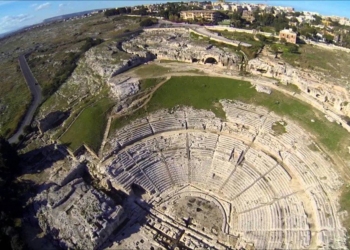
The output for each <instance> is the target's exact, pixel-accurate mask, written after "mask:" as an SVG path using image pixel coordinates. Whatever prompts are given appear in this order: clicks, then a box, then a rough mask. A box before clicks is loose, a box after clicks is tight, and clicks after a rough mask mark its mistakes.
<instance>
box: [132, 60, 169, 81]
mask: <svg viewBox="0 0 350 250" xmlns="http://www.w3.org/2000/svg"><path fill="white" fill-rule="evenodd" d="M169 71H170V69H168V68H166V67H162V66H159V65H156V64H152V63H151V64H147V65H142V66H140V67H137V68H136V69H135V70H134V73H135V74H136V75H138V76H139V77H141V78H150V77H158V76H161V75H164V74H166V73H168V72H169Z"/></svg>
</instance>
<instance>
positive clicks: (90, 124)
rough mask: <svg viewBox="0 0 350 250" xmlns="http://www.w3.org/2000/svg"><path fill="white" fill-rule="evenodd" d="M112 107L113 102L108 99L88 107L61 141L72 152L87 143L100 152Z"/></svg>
mask: <svg viewBox="0 0 350 250" xmlns="http://www.w3.org/2000/svg"><path fill="white" fill-rule="evenodd" d="M112 106H113V102H112V101H111V100H110V99H108V98H103V99H101V100H99V101H97V102H96V103H94V104H92V105H91V106H88V107H87V108H86V109H85V110H84V111H83V112H82V113H81V114H80V116H79V117H78V118H77V119H76V120H75V121H74V123H73V125H72V126H71V127H70V128H69V129H68V131H67V132H66V133H65V134H64V135H63V136H62V137H61V141H62V142H63V143H67V144H68V145H69V147H70V148H71V149H72V150H76V149H77V148H79V147H80V146H81V145H82V144H83V143H85V144H87V145H88V146H89V147H91V149H93V150H94V151H95V152H98V149H99V147H100V145H101V142H102V139H103V134H104V130H105V128H106V124H107V115H108V112H109V111H110V109H111V107H112Z"/></svg>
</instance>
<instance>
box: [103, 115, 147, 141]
mask: <svg viewBox="0 0 350 250" xmlns="http://www.w3.org/2000/svg"><path fill="white" fill-rule="evenodd" d="M146 114H147V112H145V110H144V109H139V110H136V111H135V112H133V113H132V114H130V115H126V116H123V117H120V118H118V119H113V120H112V123H111V128H110V130H109V134H110V135H111V134H112V133H113V132H114V131H115V130H117V129H120V128H122V127H124V126H125V125H127V124H129V123H130V122H131V121H134V120H136V119H138V118H142V117H144V116H146Z"/></svg>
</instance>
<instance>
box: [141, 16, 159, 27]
mask: <svg viewBox="0 0 350 250" xmlns="http://www.w3.org/2000/svg"><path fill="white" fill-rule="evenodd" d="M156 23H157V21H154V20H153V19H152V18H147V19H144V20H142V21H141V22H140V26H141V27H149V26H152V25H153V24H156Z"/></svg>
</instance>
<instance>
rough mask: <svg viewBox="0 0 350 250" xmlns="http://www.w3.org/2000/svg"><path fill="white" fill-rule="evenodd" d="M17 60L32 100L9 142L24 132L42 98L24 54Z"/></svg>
mask: <svg viewBox="0 0 350 250" xmlns="http://www.w3.org/2000/svg"><path fill="white" fill-rule="evenodd" d="M18 61H19V65H20V67H21V70H22V74H23V77H24V79H25V80H26V82H27V85H28V87H29V90H30V92H31V94H32V101H31V103H30V106H29V108H28V110H27V112H26V114H25V116H24V118H23V120H22V121H21V124H20V126H19V127H18V128H17V130H16V133H15V134H14V135H13V136H12V137H11V138H10V139H9V140H8V141H9V143H16V142H18V139H19V137H20V135H22V134H23V132H24V128H25V127H26V126H28V125H30V124H31V122H32V120H33V117H34V114H35V111H36V109H37V108H38V107H39V105H40V103H41V100H42V94H41V88H40V86H39V84H38V83H37V82H36V80H35V78H34V76H33V74H32V72H31V70H30V68H29V66H28V63H27V60H26V58H25V56H24V55H21V56H20V57H19V58H18Z"/></svg>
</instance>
